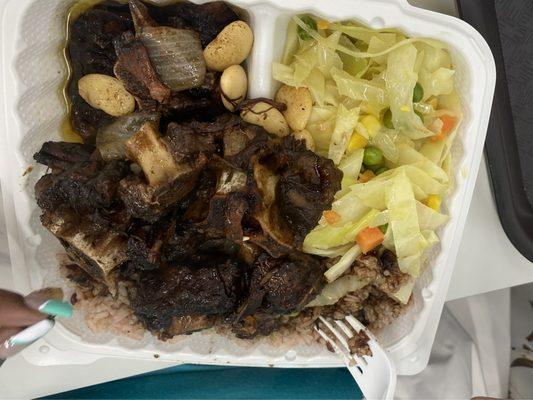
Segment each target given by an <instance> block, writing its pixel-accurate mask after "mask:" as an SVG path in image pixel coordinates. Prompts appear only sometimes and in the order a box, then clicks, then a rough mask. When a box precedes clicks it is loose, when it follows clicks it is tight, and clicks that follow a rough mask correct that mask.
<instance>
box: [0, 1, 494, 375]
mask: <svg viewBox="0 0 533 400" xmlns="http://www.w3.org/2000/svg"><path fill="white" fill-rule="evenodd" d="M73 2H74V0H7V1H4V2H3V3H0V8H1V7H2V6H4V9H3V12H2V23H1V30H2V48H1V50H2V53H1V57H2V59H1V62H0V73H1V79H2V86H1V87H2V96H1V97H0V102H1V103H0V106H3V107H2V111H3V117H2V118H0V120H3V121H2V122H3V124H4V127H3V129H2V132H1V134H0V138H1V140H2V143H1V145H2V146H1V151H2V157H1V165H0V167H1V171H0V174H1V179H2V181H1V184H2V190H3V198H4V207H5V215H6V218H7V231H8V236H9V246H10V254H11V262H12V267H13V278H14V282H15V285H16V288H17V289H18V290H20V291H22V292H29V291H31V290H34V289H37V288H40V287H41V286H42V285H43V284H48V283H50V281H49V278H48V277H49V276H50V274H52V275H53V274H54V271H55V270H56V269H57V268H56V266H57V261H56V257H55V255H56V253H57V251H58V250H59V248H60V247H59V245H58V243H57V240H55V239H54V238H53V237H52V235H50V234H49V233H47V232H46V231H45V230H44V229H43V228H42V227H41V226H40V223H39V218H38V216H39V210H38V209H37V206H36V204H35V200H34V195H33V186H34V184H35V182H36V180H37V179H38V177H39V176H40V175H41V174H42V173H43V172H44V169H43V168H42V167H37V166H35V163H34V161H33V159H32V155H33V154H34V153H35V152H36V151H37V150H38V149H39V148H40V146H41V144H42V143H43V142H44V141H46V140H59V139H60V134H59V132H60V126H61V123H62V121H63V119H64V116H65V106H64V103H63V99H62V96H61V91H60V89H61V87H62V85H63V83H64V80H65V76H66V66H65V63H64V61H63V58H62V55H61V48H62V46H63V45H64V40H65V23H66V19H65V18H66V13H67V10H68V8H69V6H70V5H71V4H72V3H73ZM229 2H230V3H232V4H235V5H236V6H238V7H241V8H243V9H245V10H246V11H247V12H248V14H249V22H250V24H251V26H252V28H253V31H254V33H255V45H254V48H253V52H252V55H251V57H250V59H249V62H248V68H249V71H248V72H249V76H250V85H251V86H250V97H258V96H271V95H272V94H273V93H274V90H275V87H276V84H275V83H274V82H273V80H272V74H271V63H272V61H273V60H277V59H278V58H279V57H280V56H281V52H282V49H283V45H284V38H285V31H286V26H287V22H288V21H289V18H290V16H291V15H294V14H297V13H302V12H309V13H313V14H316V15H318V16H322V17H324V18H328V19H330V20H339V19H348V18H349V19H355V20H357V21H359V22H362V23H365V24H368V25H370V26H371V27H374V28H382V27H396V28H399V29H401V30H402V31H404V32H406V33H407V34H408V35H410V36H426V37H432V38H436V39H439V40H442V41H445V42H447V43H448V44H449V46H450V48H451V52H452V57H453V60H454V65H455V68H456V70H457V74H456V76H457V87H458V89H459V92H460V95H461V97H462V101H463V106H464V115H465V118H464V123H463V125H462V128H461V131H460V133H459V136H458V137H459V139H458V143H457V146H456V148H455V149H453V151H454V155H455V157H454V158H455V159H454V166H455V168H454V171H455V183H456V187H455V190H454V192H453V194H452V195H451V196H449V198H447V199H446V206H447V208H448V210H449V213H450V215H451V220H450V222H449V223H448V224H447V225H446V226H445V227H444V228H443V229H442V231H441V232H440V238H441V251H440V252H436V254H435V255H434V257H432V258H431V260H430V261H431V262H430V264H429V266H430V267H429V268H428V269H427V270H426V271H425V273H424V274H423V276H422V277H421V279H420V280H419V282H418V284H417V286H416V288H415V292H414V295H413V296H414V304H413V306H412V307H411V308H410V310H409V312H408V313H407V314H406V315H404V316H402V317H401V318H399V319H398V320H396V321H395V322H394V323H393V324H392V325H391V326H390V327H387V328H386V329H385V330H384V331H383V333H382V334H381V340H382V343H383V344H384V345H385V346H386V347H387V349H388V351H389V352H390V356H391V357H392V359H393V360H394V362H395V363H396V368H397V370H398V372H399V374H402V375H408V374H415V373H418V372H420V371H421V370H422V369H423V368H424V367H425V366H426V364H427V361H428V358H429V354H430V350H431V346H432V343H433V340H434V336H435V332H436V329H437V325H438V322H439V319H440V315H441V311H442V307H443V303H444V300H445V297H446V291H447V289H448V285H449V282H450V278H451V275H452V271H453V267H454V264H455V258H456V255H457V251H458V247H459V243H460V241H461V235H462V232H463V228H464V224H465V221H466V217H467V212H468V208H469V205H470V200H471V197H472V192H473V189H474V183H475V180H476V176H477V172H478V167H479V164H480V160H481V156H482V150H483V143H484V140H485V135H486V129H487V124H488V120H489V114H490V108H491V103H492V97H493V92H494V85H495V78H496V73H495V67H494V60H493V58H492V54H491V52H490V50H489V47H488V46H487V44H486V43H485V41H484V40H483V39H482V37H481V36H480V35H479V34H478V33H477V32H476V31H475V30H474V29H473V28H472V27H470V26H469V25H468V24H466V23H464V22H463V21H461V20H458V19H456V18H452V17H449V16H446V15H441V14H437V13H433V12H429V11H425V10H422V9H418V8H414V7H412V6H410V5H409V4H408V3H407V1H406V0H335V1H329V0H290V1H287V0H230V1H229ZM32 165H33V166H35V170H34V171H33V172H31V173H29V174H27V175H26V176H24V177H23V173H24V171H26V170H27V168H28V167H29V166H32ZM41 344H42V345H41V346H33V347H31V348H30V349H28V351H27V352H26V353H25V356H26V358H27V359H28V361H30V362H32V363H35V364H38V365H58V364H73V363H90V362H93V361H95V360H97V359H99V358H103V357H124V358H132V359H133V358H137V359H153V357H154V355H155V354H158V355H159V359H160V360H166V361H168V360H172V361H177V362H184V363H185V362H188V363H207V364H234V365H250V366H275V367H304V366H305V367H332V366H339V365H341V362H340V360H339V359H338V358H337V356H336V355H334V354H332V353H330V352H328V351H327V350H326V349H324V348H322V347H321V346H320V345H318V344H314V345H303V344H299V345H296V346H294V345H291V346H288V345H281V346H278V345H276V346H274V345H272V344H270V343H269V342H268V340H263V341H261V342H259V343H245V342H242V341H240V342H235V341H232V340H229V339H227V338H224V337H221V336H218V335H215V334H205V333H199V334H194V335H192V336H188V337H185V338H183V339H182V340H180V341H178V342H177V343H174V344H163V343H160V342H157V341H156V340H154V339H153V338H150V337H149V335H147V337H146V338H145V339H144V340H142V341H140V342H134V341H131V340H127V339H121V338H118V339H117V338H113V337H111V336H94V335H91V334H90V333H88V332H87V329H86V327H84V326H83V324H82V323H81V321H70V322H65V323H63V324H58V326H57V328H56V329H55V330H54V331H53V332H52V333H51V334H49V335H48V336H47V337H46V338H45V339H44V340H43V341H42V342H41Z"/></svg>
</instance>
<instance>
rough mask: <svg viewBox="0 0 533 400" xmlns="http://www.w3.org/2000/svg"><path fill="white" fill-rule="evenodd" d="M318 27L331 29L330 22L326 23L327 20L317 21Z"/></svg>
mask: <svg viewBox="0 0 533 400" xmlns="http://www.w3.org/2000/svg"><path fill="white" fill-rule="evenodd" d="M316 27H317V28H318V29H328V28H329V22H328V21H326V20H325V19H319V20H318V21H316Z"/></svg>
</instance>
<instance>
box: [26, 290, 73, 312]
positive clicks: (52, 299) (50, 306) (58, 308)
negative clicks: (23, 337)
mask: <svg viewBox="0 0 533 400" xmlns="http://www.w3.org/2000/svg"><path fill="white" fill-rule="evenodd" d="M61 300H63V291H62V290H61V289H57V288H47V289H42V290H39V291H37V292H33V293H30V294H29V295H28V296H26V297H25V298H24V303H26V305H27V306H28V307H30V308H32V309H34V310H39V311H40V312H42V313H46V314H48V315H52V316H54V317H60V318H70V317H71V316H72V305H71V304H70V303H67V302H64V301H61Z"/></svg>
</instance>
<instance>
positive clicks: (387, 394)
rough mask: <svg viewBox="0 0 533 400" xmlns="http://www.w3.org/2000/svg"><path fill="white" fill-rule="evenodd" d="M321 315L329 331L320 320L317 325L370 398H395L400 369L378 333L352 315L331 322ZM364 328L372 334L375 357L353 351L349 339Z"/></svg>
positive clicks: (371, 341) (371, 345) (383, 399)
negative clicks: (372, 331)
mask: <svg viewBox="0 0 533 400" xmlns="http://www.w3.org/2000/svg"><path fill="white" fill-rule="evenodd" d="M319 319H320V322H321V323H322V324H323V325H322V326H325V327H326V328H327V331H329V332H326V331H325V330H322V329H321V328H320V327H319V325H318V324H317V325H315V330H316V331H317V332H318V333H319V335H320V336H321V337H322V338H323V339H324V340H326V342H327V343H328V344H329V345H330V346H332V347H333V349H334V350H335V351H336V352H337V354H339V355H340V356H341V357H342V358H343V360H344V363H345V364H346V367H347V368H348V370H349V371H350V373H351V374H352V376H353V377H354V379H355V381H356V382H357V384H358V385H359V388H360V389H361V391H362V392H363V395H364V396H365V398H366V399H368V400H374V399H379V400H390V399H392V398H393V396H394V390H395V387H396V371H395V368H394V365H393V364H392V362H391V361H390V360H389V358H388V356H387V353H386V352H385V351H384V350H383V349H382V348H381V346H380V345H379V343H378V342H377V340H376V338H375V337H374V335H373V334H372V333H370V332H369V331H368V329H366V328H365V326H364V325H363V324H361V323H360V322H359V321H358V320H357V319H356V318H354V317H353V316H351V315H348V316H346V317H345V318H344V320H345V321H346V323H345V322H344V320H343V321H339V320H334V322H330V321H328V320H327V319H326V318H324V317H319ZM352 329H353V330H352ZM354 331H355V333H354ZM361 331H363V332H365V333H366V335H367V336H368V338H369V341H368V345H369V346H370V349H371V350H372V356H371V357H370V356H364V358H363V357H358V356H357V355H356V354H351V351H350V347H349V345H348V341H347V339H348V340H349V339H351V338H352V337H354V335H355V334H358V333H360V332H361Z"/></svg>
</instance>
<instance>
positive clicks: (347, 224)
mask: <svg viewBox="0 0 533 400" xmlns="http://www.w3.org/2000/svg"><path fill="white" fill-rule="evenodd" d="M321 22H322V23H321V24H318V25H317V26H321V27H320V28H319V29H313V28H311V27H310V26H309V25H307V24H305V23H304V22H303V21H302V20H301V19H300V18H299V17H294V18H293V19H292V20H291V22H290V25H289V30H288V38H287V43H286V48H285V51H284V54H283V58H282V60H281V62H279V63H274V65H273V74H274V79H276V80H277V81H279V82H281V83H282V84H285V85H289V86H294V87H307V88H308V89H309V91H310V92H311V95H312V98H313V109H312V112H311V117H310V119H309V122H308V124H307V126H306V130H308V131H309V133H310V134H311V135H312V136H313V139H314V140H315V144H316V151H317V153H318V154H320V155H322V156H326V157H329V158H330V159H331V160H333V162H334V163H335V164H336V165H337V167H338V168H339V169H340V170H341V171H342V172H343V173H344V177H343V180H342V185H341V190H340V191H339V192H338V193H337V194H336V196H335V201H334V203H333V204H332V207H331V211H332V212H335V213H336V214H337V215H338V217H339V221H340V222H336V223H335V224H334V225H330V224H328V222H327V220H326V219H325V218H322V219H321V220H320V222H319V224H318V226H317V227H316V228H315V229H314V230H313V231H312V232H310V233H309V235H308V236H307V237H306V238H305V241H304V246H303V250H304V251H306V252H308V253H310V254H316V255H321V256H324V257H330V258H337V259H336V262H335V263H334V264H333V265H332V266H331V268H330V269H329V270H328V271H327V272H326V273H325V275H326V278H327V280H328V281H329V282H330V283H329V284H328V285H326V287H325V288H324V290H323V292H322V293H321V295H319V296H318V297H317V299H316V300H315V301H314V302H312V303H311V304H310V306H318V305H330V304H334V303H335V302H337V301H338V300H339V299H340V298H342V297H343V296H344V295H346V294H347V293H349V292H353V291H355V290H358V289H360V288H362V287H364V286H366V285H368V284H371V283H372V282H367V281H361V280H358V279H356V277H355V276H353V275H346V273H347V271H348V270H349V268H350V267H351V266H352V264H353V262H354V260H355V259H356V258H357V257H358V256H359V255H360V254H361V248H360V247H359V246H358V245H356V243H355V237H356V235H357V234H358V233H359V232H362V231H364V230H365V229H366V228H368V227H373V228H380V230H382V232H383V233H384V237H383V241H382V243H381V246H382V247H383V248H386V249H389V250H391V251H393V252H394V253H395V255H396V257H397V259H398V265H399V267H400V269H401V271H402V272H404V273H406V274H408V275H409V276H410V277H411V278H410V279H409V281H408V283H407V284H405V285H404V286H402V287H401V288H400V289H399V290H398V291H397V293H394V294H390V295H391V296H392V297H393V298H394V299H396V300H397V301H399V302H401V303H404V304H406V303H407V302H408V301H409V298H410V296H411V293H412V290H413V287H414V285H415V283H416V278H417V277H418V276H419V275H420V274H421V272H422V270H423V268H424V266H425V261H426V258H427V255H428V249H429V248H431V247H432V246H434V245H435V244H437V243H438V241H439V238H438V235H437V230H438V229H439V227H441V226H442V225H444V224H445V223H446V222H447V221H448V219H449V217H448V216H447V215H445V214H444V213H442V211H441V208H442V207H441V205H440V202H441V199H443V198H445V196H446V195H447V194H448V193H449V191H450V190H451V187H452V184H453V176H452V175H451V173H452V170H451V169H452V168H451V165H452V163H451V147H452V144H453V141H454V139H455V137H456V135H457V132H458V127H459V125H460V123H461V103H460V100H459V96H458V95H457V92H456V89H455V70H454V67H453V63H452V58H451V56H450V53H449V51H448V49H447V46H446V45H445V44H444V43H442V42H440V41H437V40H434V39H427V38H408V37H406V36H405V35H404V34H403V33H402V32H400V31H398V30H396V29H379V30H376V29H371V28H368V27H365V26H360V25H358V24H357V23H353V22H347V23H326V25H325V26H326V27H327V28H324V23H323V22H324V21H321ZM297 28H299V29H300V30H301V31H303V32H305V33H306V35H305V37H306V40H302V39H301V38H299V37H298V35H297V34H296V31H297ZM415 88H416V96H415ZM450 121H452V122H453V123H454V124H453V126H452V125H451V123H450ZM356 135H358V136H356ZM365 146H366V148H368V147H369V146H372V147H373V149H372V151H373V152H374V153H376V152H380V153H381V154H382V161H381V163H380V164H379V165H365V157H364V154H365ZM366 160H368V159H366ZM367 162H368V161H367ZM430 199H433V201H432V202H430Z"/></svg>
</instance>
